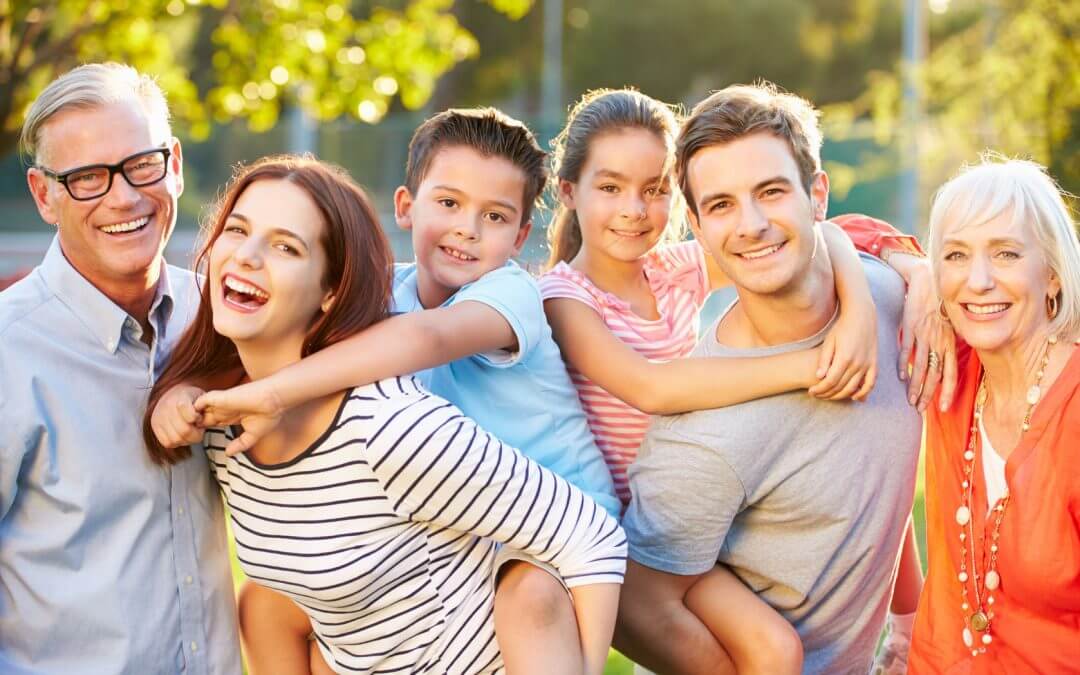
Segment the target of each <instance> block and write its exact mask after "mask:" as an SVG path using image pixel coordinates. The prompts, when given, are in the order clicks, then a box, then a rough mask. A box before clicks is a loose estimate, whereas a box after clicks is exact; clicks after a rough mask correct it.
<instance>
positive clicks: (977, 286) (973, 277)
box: [967, 255, 996, 293]
mask: <svg viewBox="0 0 1080 675" xmlns="http://www.w3.org/2000/svg"><path fill="white" fill-rule="evenodd" d="M995 285H996V284H995V283H994V268H993V266H992V265H991V263H990V260H989V258H987V256H985V255H974V256H972V258H971V266H970V267H968V278H967V286H968V288H969V289H971V290H972V291H975V292H976V293H985V292H987V291H990V290H993V288H994V286H995Z"/></svg>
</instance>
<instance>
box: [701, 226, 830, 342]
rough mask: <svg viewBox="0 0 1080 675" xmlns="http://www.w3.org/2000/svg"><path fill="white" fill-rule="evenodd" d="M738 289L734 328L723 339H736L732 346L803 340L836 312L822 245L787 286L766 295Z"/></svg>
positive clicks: (718, 333)
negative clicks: (805, 267) (803, 269)
mask: <svg viewBox="0 0 1080 675" xmlns="http://www.w3.org/2000/svg"><path fill="white" fill-rule="evenodd" d="M737 291H738V295H739V303H738V304H737V305H736V306H735V307H734V308H733V309H732V313H735V314H734V316H733V317H732V319H733V320H734V321H735V324H736V325H737V330H736V331H734V333H728V334H727V335H726V336H725V340H723V341H725V342H727V343H729V344H730V343H731V342H735V343H736V344H732V345H731V346H737V347H768V346H772V345H778V344H786V343H788V342H797V341H799V340H805V339H806V338H808V337H811V336H813V335H815V334H817V333H818V332H820V331H821V330H822V329H823V328H824V327H825V326H826V325H827V324H828V323H829V320H830V319H832V317H833V315H835V314H836V308H837V299H836V282H835V278H834V277H833V271H832V263H831V262H830V260H829V256H828V252H827V251H826V250H825V247H824V246H823V245H822V246H819V247H818V251H817V255H815V256H814V258H813V259H812V260H811V261H810V264H809V265H808V266H807V269H806V271H805V273H803V274H801V275H797V277H796V279H795V280H794V281H792V283H791V285H790V287H788V288H785V289H782V290H781V291H778V292H775V293H769V294H767V295H759V294H756V293H753V292H751V291H749V290H747V289H745V288H738V289H737ZM736 312H737V313H736ZM721 323H723V322H721ZM717 337H718V338H719V337H720V332H719V330H718V331H717Z"/></svg>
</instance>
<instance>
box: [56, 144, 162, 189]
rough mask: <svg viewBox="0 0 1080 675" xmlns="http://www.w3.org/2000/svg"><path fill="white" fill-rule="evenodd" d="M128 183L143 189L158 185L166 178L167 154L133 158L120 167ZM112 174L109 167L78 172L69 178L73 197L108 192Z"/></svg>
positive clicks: (158, 153)
mask: <svg viewBox="0 0 1080 675" xmlns="http://www.w3.org/2000/svg"><path fill="white" fill-rule="evenodd" d="M120 171H121V173H123V174H124V178H126V179H127V181H128V183H130V184H131V185H133V186H134V187H142V186H144V185H150V184H151V183H156V182H157V181H159V180H161V179H162V178H164V177H165V171H166V162H165V153H164V152H163V151H160V150H155V151H153V152H148V153H146V154H143V155H138V156H136V157H132V158H131V159H129V160H128V161H126V162H124V164H123V165H122V166H121V167H120ZM109 177H110V172H109V168H108V167H103V166H99V167H93V168H89V169H86V170H85V171H77V172H75V173H73V174H69V175H68V177H67V186H68V189H70V190H71V193H72V195H73V196H75V197H78V198H82V199H86V198H91V197H98V196H100V195H103V194H105V193H106V192H108V190H109V187H110V184H109Z"/></svg>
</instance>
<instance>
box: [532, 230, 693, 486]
mask: <svg viewBox="0 0 1080 675" xmlns="http://www.w3.org/2000/svg"><path fill="white" fill-rule="evenodd" d="M645 278H646V279H648V281H649V287H650V288H651V289H652V292H653V296H654V297H655V298H656V309H657V312H659V314H660V318H659V319H657V320H655V321H650V320H648V319H643V318H641V317H640V316H638V315H637V314H635V313H634V312H633V310H631V308H630V304H629V303H627V302H626V301H625V300H623V299H622V298H619V297H618V296H616V295H614V294H612V293H608V292H606V291H603V290H601V289H599V288H597V286H596V285H595V284H593V282H592V281H590V280H589V278H588V277H587V276H585V275H584V274H582V273H581V272H579V271H577V270H575V269H573V268H571V267H570V266H569V265H567V264H566V263H563V262H561V263H559V264H558V265H556V266H555V267H554V268H552V269H551V270H550V271H549V272H547V273H546V274H544V275H543V276H542V277H540V291H541V293H542V294H543V296H544V299H545V300H547V299H550V298H571V299H573V300H578V301H579V302H583V303H585V304H586V305H588V306H589V307H591V308H592V309H593V310H594V311H595V312H596V313H597V314H599V315H600V318H602V319H603V320H604V324H605V325H607V327H608V329H609V330H610V331H611V332H612V333H613V334H614V335H615V337H617V338H619V339H620V340H622V341H623V342H625V343H626V344H628V345H629V346H630V347H632V348H633V349H634V350H635V351H637V352H638V353H639V354H641V355H642V356H644V357H646V358H648V359H651V360H655V361H670V360H671V359H677V358H682V357H684V356H686V355H688V354H689V353H690V352H691V350H693V348H694V345H695V344H697V329H698V312H699V310H700V309H701V306H702V305H703V304H704V303H705V299H706V298H707V297H708V295H709V273H708V269H707V267H706V265H705V252H704V250H702V248H701V246H700V245H699V244H698V243H697V242H696V241H687V242H682V243H680V244H674V245H670V246H661V247H658V248H656V249H655V250H653V251H652V252H650V253H649V254H648V256H647V257H646V259H645ZM566 367H567V370H568V371H569V373H570V379H571V380H572V381H573V382H574V386H576V387H577V392H578V396H579V397H580V398H581V404H582V407H583V408H584V409H585V415H586V416H587V417H588V420H589V427H590V428H591V429H592V432H593V436H595V437H596V444H597V445H598V446H599V447H600V451H601V452H602V453H603V455H604V460H605V461H606V462H607V465H608V468H609V469H611V476H612V478H613V479H614V481H615V492H616V494H618V496H619V499H621V500H622V502H623V505H624V506H625V505H626V504H627V503H629V501H630V486H629V483H628V481H627V477H626V468H627V467H628V466H629V465H630V463H631V462H633V461H634V458H635V457H637V452H638V446H640V445H641V441H642V440H643V439H644V438H645V432H646V431H647V430H648V428H649V415H648V414H646V413H643V412H641V411H640V410H638V409H637V408H634V407H633V406H630V405H628V404H626V403H625V402H623V401H622V400H621V399H619V398H616V397H615V396H613V395H612V394H610V393H609V392H608V391H607V390H605V389H603V388H601V387H600V386H599V385H597V384H596V383H595V382H593V381H592V380H590V379H589V378H587V377H585V376H584V375H582V374H581V373H580V372H579V371H578V370H577V369H576V368H574V367H573V366H572V365H570V364H569V363H568V364H566Z"/></svg>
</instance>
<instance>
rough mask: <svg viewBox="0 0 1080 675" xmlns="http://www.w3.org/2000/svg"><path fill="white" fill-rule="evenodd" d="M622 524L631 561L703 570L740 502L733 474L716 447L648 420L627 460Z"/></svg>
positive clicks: (673, 570)
mask: <svg viewBox="0 0 1080 675" xmlns="http://www.w3.org/2000/svg"><path fill="white" fill-rule="evenodd" d="M629 475H630V492H631V494H632V497H631V499H630V508H629V509H628V510H627V512H626V515H625V517H624V518H623V527H624V528H625V529H626V536H627V539H628V540H629V542H630V557H631V558H632V559H634V560H635V561H637V562H639V563H641V564H642V565H645V566H647V567H651V568H653V569H656V570H660V571H662V572H668V573H670V574H683V575H690V574H704V573H705V572H707V571H709V570H710V569H712V567H713V565H715V564H716V561H717V558H718V557H719V555H720V549H721V547H722V546H723V544H724V538H725V537H726V536H727V533H728V530H729V529H730V528H731V522H732V521H733V520H734V518H735V516H736V515H737V514H738V513H739V511H740V510H741V509H742V508H743V507H744V504H745V501H746V492H745V488H744V486H743V484H742V482H741V481H740V480H739V477H738V475H737V474H736V473H735V471H734V470H733V469H732V468H731V466H730V465H729V464H728V463H727V462H725V461H724V460H723V458H722V457H721V456H720V454H719V453H718V452H716V451H715V450H713V449H711V448H709V447H706V446H705V445H704V444H703V443H700V442H698V441H695V440H693V439H690V438H687V437H685V436H683V435H682V434H679V433H677V432H675V431H673V430H672V429H670V428H668V427H666V426H663V425H662V424H659V425H657V424H654V426H653V428H652V429H651V430H650V432H649V435H648V436H647V437H646V439H645V443H644V444H643V445H642V447H641V450H640V452H639V454H638V458H637V460H636V461H635V462H634V464H632V465H631V466H630V471H629Z"/></svg>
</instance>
